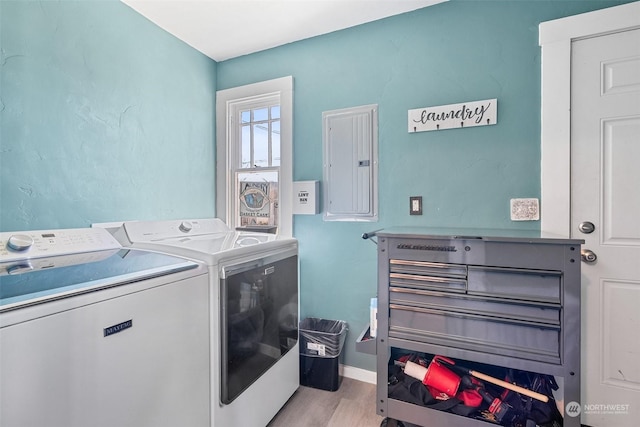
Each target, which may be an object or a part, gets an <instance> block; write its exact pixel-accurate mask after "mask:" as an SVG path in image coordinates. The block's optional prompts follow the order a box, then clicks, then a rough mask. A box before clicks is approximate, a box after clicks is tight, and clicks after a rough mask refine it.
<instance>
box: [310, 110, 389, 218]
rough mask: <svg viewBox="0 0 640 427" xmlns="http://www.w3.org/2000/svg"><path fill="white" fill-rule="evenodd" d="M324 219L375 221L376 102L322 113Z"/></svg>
mask: <svg viewBox="0 0 640 427" xmlns="http://www.w3.org/2000/svg"><path fill="white" fill-rule="evenodd" d="M322 124H323V126H322V138H323V146H324V165H323V177H324V182H323V190H324V211H325V213H324V220H325V221H376V220H377V218H378V216H377V215H378V214H377V204H378V203H377V197H378V195H377V186H378V185H377V179H378V153H377V151H378V148H377V145H378V144H377V141H378V119H377V105H366V106H362V107H354V108H347V109H342V110H334V111H326V112H324V113H323V114H322Z"/></svg>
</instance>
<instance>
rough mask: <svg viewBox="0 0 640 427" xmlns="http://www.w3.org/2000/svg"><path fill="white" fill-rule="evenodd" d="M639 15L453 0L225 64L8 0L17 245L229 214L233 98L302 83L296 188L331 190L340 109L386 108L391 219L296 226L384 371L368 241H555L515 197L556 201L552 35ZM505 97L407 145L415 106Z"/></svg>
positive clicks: (308, 287) (319, 288) (327, 290)
mask: <svg viewBox="0 0 640 427" xmlns="http://www.w3.org/2000/svg"><path fill="white" fill-rule="evenodd" d="M621 3H628V1H562V0H556V1H532V0H529V1H517V0H511V1H451V2H448V3H444V4H440V5H436V6H433V7H430V8H427V9H424V10H419V11H416V12H412V13H408V14H404V15H400V16H396V17H392V18H388V19H385V20H382V21H378V22H373V23H369V24H366V25H362V26H359V27H356V28H351V29H347V30H343V31H340V32H336V33H332V34H328V35H325V36H321V37H316V38H312V39H308V40H304V41H301V42H297V43H292V44H289V45H286V46H282V47H279V48H275V49H271V50H268V51H264V52H260V53H256V54H252V55H247V56H244V57H240V58H237V59H233V60H229V61H224V62H221V63H217V64H216V63H215V62H214V61H212V60H210V59H208V58H206V57H205V56H204V55H202V54H200V53H199V52H197V51H195V50H193V49H192V48H190V47H188V46H187V45H186V44H184V43H182V42H181V41H179V40H177V39H176V38H175V37H173V36H171V35H169V34H167V33H166V32H164V31H163V30H161V29H159V28H158V27H156V26H155V25H153V24H152V23H150V22H149V21H147V20H146V19H145V18H143V17H141V16H140V15H138V14H137V13H135V12H134V11H133V10H131V9H130V8H129V7H127V6H126V5H124V4H122V3H120V2H118V1H116V0H102V1H77V2H72V1H60V2H53V1H41V2H36V1H29V0H22V1H7V0H0V54H1V57H0V71H1V76H0V138H1V140H0V156H1V157H0V230H2V231H10V230H25V229H37V228H67V227H85V226H88V225H89V224H90V223H92V222H100V221H115V220H124V219H142V220H144V219H171V218H185V217H191V218H194V217H207V216H212V215H213V214H214V213H215V206H214V200H215V197H214V196H215V195H214V188H215V181H214V176H215V171H214V168H215V161H214V160H215V159H214V151H215V150H214V146H215V136H214V135H215V129H214V123H215V111H214V109H215V102H214V101H215V91H216V90H217V89H226V88H230V87H234V86H239V85H244V84H249V83H254V82H258V81H263V80H268V79H272V78H276V77H282V76H288V75H292V76H293V77H294V87H295V89H294V90H295V92H294V103H295V104H294V115H295V116H294V158H295V164H294V179H295V180H321V179H322V130H321V114H322V112H323V111H327V110H334V109H339V108H345V107H352V106H359V105H364V104H374V103H375V104H378V105H379V161H380V191H379V198H380V212H379V214H380V220H379V222H377V223H325V222H323V221H322V216H321V215H317V216H297V217H296V218H295V224H294V232H295V235H296V237H298V239H299V240H300V253H301V300H302V306H301V314H302V316H303V317H307V316H318V317H324V318H329V319H342V320H346V321H347V322H348V323H349V327H350V332H349V336H348V338H347V342H346V345H345V362H346V363H347V364H349V365H352V366H358V367H361V368H365V369H370V370H373V369H375V365H374V360H373V358H372V357H371V356H368V355H362V354H359V353H356V352H355V350H354V344H353V343H354V339H355V337H356V335H357V334H358V333H359V331H360V330H361V329H362V328H363V327H364V326H365V324H366V323H367V321H368V306H369V298H370V297H372V296H374V295H375V293H376V248H375V246H374V245H373V244H372V243H371V242H367V241H363V240H362V239H361V238H360V235H361V234H362V233H363V232H365V231H371V230H375V229H378V228H383V227H388V226H395V225H428V226H469V227H500V228H535V229H537V228H538V227H539V224H538V223H537V222H525V223H521V222H519V223H515V222H511V221H510V220H509V199H511V198H513V197H539V196H540V178H539V176H540V166H539V164H540V113H539V111H540V48H539V47H538V24H539V23H540V22H542V21H546V20H550V19H556V18H560V17H564V16H569V15H574V14H577V13H582V12H587V11H590V10H595V9H600V8H603V7H608V6H614V5H617V4H621ZM223 42H225V43H228V42H229V41H228V40H225V41H223ZM488 98H497V99H498V124H497V125H495V126H485V127H478V128H469V129H456V130H446V131H440V132H422V133H417V134H408V133H407V110H409V109H413V108H420V107H427V106H436V105H445V104H451V103H458V102H465V101H473V100H482V99H488ZM409 196H422V197H423V200H424V215H423V216H409V215H408V205H409ZM543 210H544V207H543Z"/></svg>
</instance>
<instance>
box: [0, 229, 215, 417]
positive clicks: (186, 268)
mask: <svg viewBox="0 0 640 427" xmlns="http://www.w3.org/2000/svg"><path fill="white" fill-rule="evenodd" d="M208 297H209V283H208V275H207V270H206V268H204V267H203V266H201V265H199V264H197V263H195V262H192V261H189V260H185V259H181V258H177V257H174V256H168V255H163V254H158V253H153V252H147V251H140V250H132V249H123V248H122V246H121V245H120V244H119V243H118V242H117V241H116V240H115V239H114V238H113V236H112V235H111V234H109V233H108V232H107V231H106V230H103V229H89V228H85V229H71V230H46V231H25V232H4V233H0V425H2V427H30V426H34V427H35V426H47V427H87V426H92V427H114V426H118V427H160V426H164V427H175V426H194V427H195V426H200V427H207V426H208V425H209V422H210V418H209V399H208V394H209V381H208V372H209V351H208V350H209V348H208V345H207V339H208V333H209V328H208V320H209V312H208V304H207V300H208Z"/></svg>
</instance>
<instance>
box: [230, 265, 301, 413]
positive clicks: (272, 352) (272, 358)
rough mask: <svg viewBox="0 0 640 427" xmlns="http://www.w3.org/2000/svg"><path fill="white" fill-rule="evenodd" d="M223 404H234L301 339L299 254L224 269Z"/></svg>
mask: <svg viewBox="0 0 640 427" xmlns="http://www.w3.org/2000/svg"><path fill="white" fill-rule="evenodd" d="M220 285H221V286H220V289H221V298H220V300H221V301H222V307H221V311H220V317H221V319H220V325H221V326H220V327H221V330H220V335H221V337H222V347H221V364H222V366H221V374H222V375H221V377H222V378H221V379H222V381H221V384H220V387H221V390H220V396H221V401H222V403H225V404H229V403H231V402H232V401H233V400H234V399H235V398H236V397H238V396H239V395H240V394H241V393H242V392H243V391H244V390H246V389H247V388H248V387H249V386H250V385H251V384H252V383H253V382H254V381H256V380H257V379H258V378H260V376H261V375H262V374H263V373H265V372H266V371H267V370H268V369H269V368H270V367H271V366H273V365H274V364H275V363H276V362H277V361H278V360H279V359H280V358H281V357H282V356H284V355H285V354H286V353H287V352H288V351H289V350H290V349H291V348H293V347H294V346H295V344H296V342H297V341H298V256H297V255H290V256H287V257H284V258H282V256H281V257H271V258H267V259H260V260H254V261H251V262H247V263H244V264H241V265H234V266H228V267H224V268H223V271H222V274H221V279H220Z"/></svg>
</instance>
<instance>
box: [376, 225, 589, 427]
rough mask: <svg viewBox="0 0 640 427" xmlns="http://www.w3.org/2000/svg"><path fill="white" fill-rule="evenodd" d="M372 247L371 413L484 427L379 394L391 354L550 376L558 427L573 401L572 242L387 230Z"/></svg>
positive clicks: (575, 278) (575, 257)
mask: <svg viewBox="0 0 640 427" xmlns="http://www.w3.org/2000/svg"><path fill="white" fill-rule="evenodd" d="M376 235H377V239H378V241H377V244H378V333H377V337H376V341H375V342H376V351H375V352H376V354H377V383H378V387H377V412H378V414H379V415H382V416H385V417H389V418H392V419H398V420H403V421H407V422H410V423H413V424H418V425H422V426H445V425H446V426H451V427H453V426H461V427H462V426H488V425H491V423H490V422H488V421H485V420H479V419H477V418H478V417H465V416H461V415H456V414H452V413H450V412H444V411H440V410H434V409H429V408H426V407H423V406H419V405H415V404H411V403H407V402H405V401H402V400H397V399H394V398H391V397H389V395H388V379H389V367H390V365H393V360H392V357H393V355H392V353H397V352H405V353H411V352H415V353H417V354H426V355H431V356H432V355H442V356H446V357H448V358H451V359H453V360H454V361H456V362H457V363H459V364H460V365H464V364H473V365H474V366H476V367H477V366H480V369H483V368H484V369H486V370H490V371H496V369H498V371H499V370H500V369H503V370H508V369H511V370H512V371H515V372H530V373H537V374H543V375H549V376H553V379H555V381H556V382H557V383H558V384H559V386H560V388H559V390H558V391H557V392H554V396H552V397H553V398H555V399H556V401H557V402H558V405H557V406H558V407H559V409H560V411H561V412H564V419H563V425H565V426H580V417H579V416H578V417H575V416H572V415H573V414H567V413H566V411H565V409H566V405H567V404H568V403H569V402H580V245H581V241H580V240H575V239H566V238H550V237H548V236H541V235H540V233H539V232H520V231H500V230H475V231H470V230H456V229H449V230H434V229H417V228H396V229H389V230H383V231H379V232H377V233H376Z"/></svg>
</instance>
